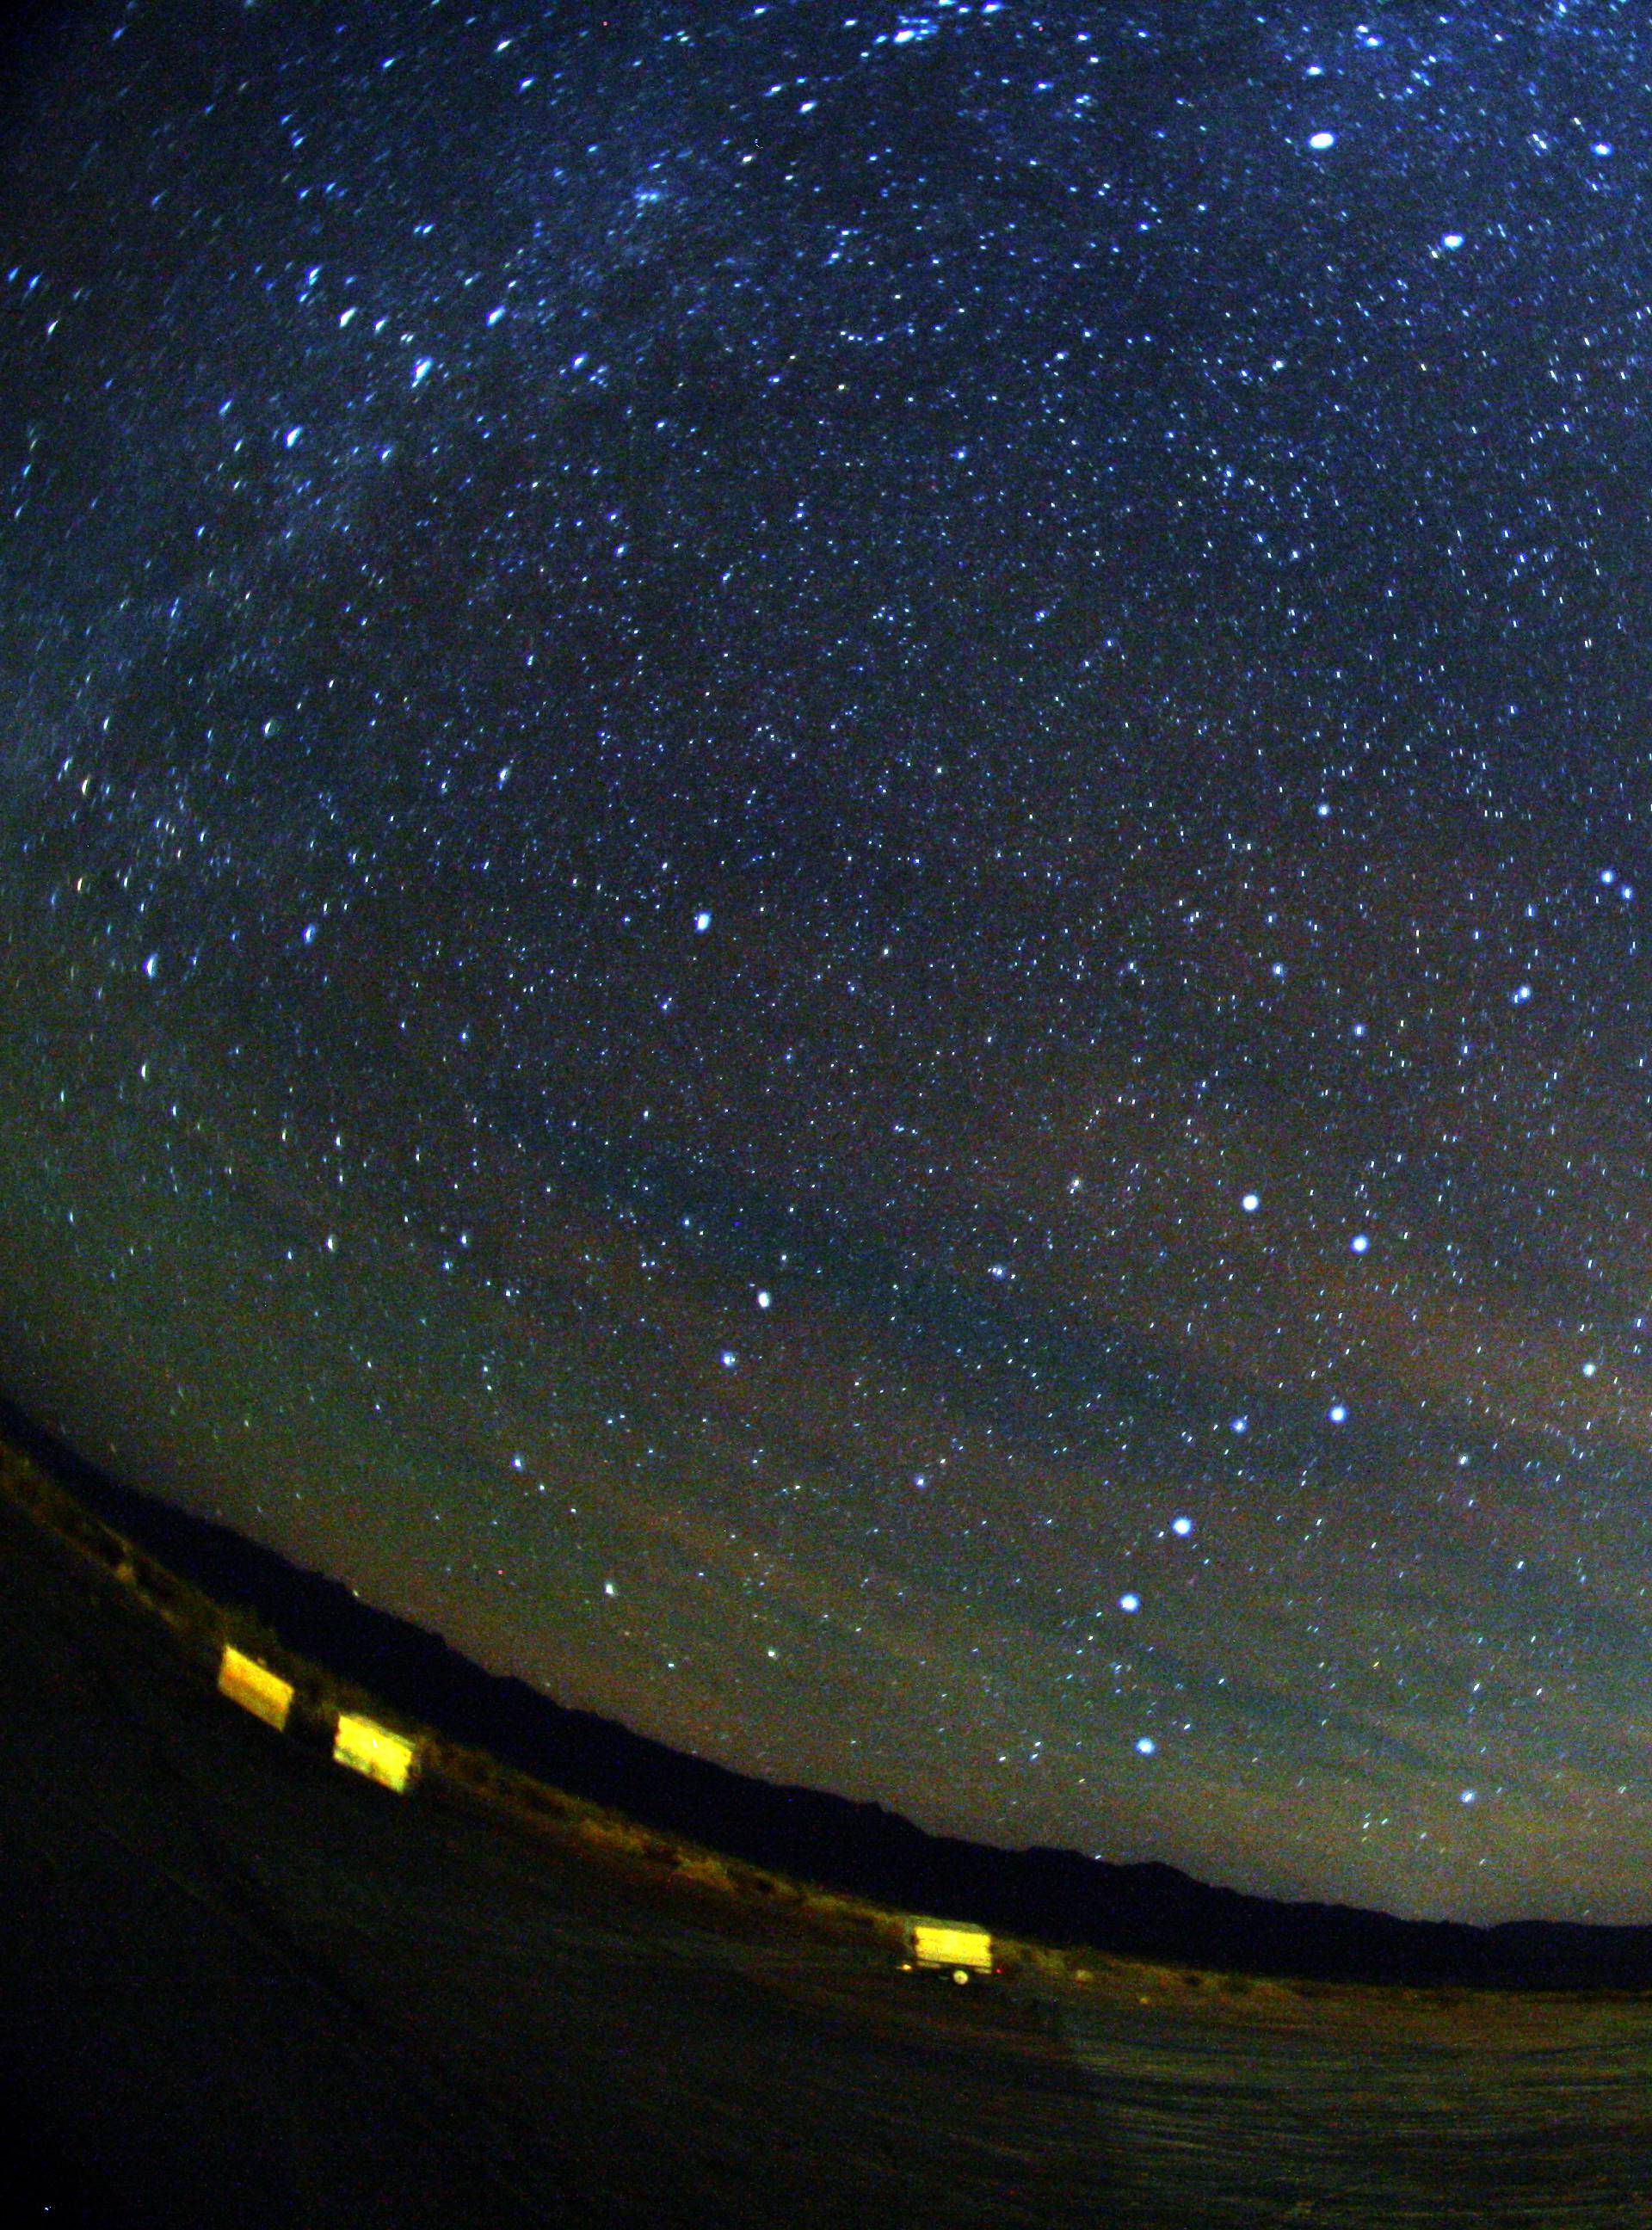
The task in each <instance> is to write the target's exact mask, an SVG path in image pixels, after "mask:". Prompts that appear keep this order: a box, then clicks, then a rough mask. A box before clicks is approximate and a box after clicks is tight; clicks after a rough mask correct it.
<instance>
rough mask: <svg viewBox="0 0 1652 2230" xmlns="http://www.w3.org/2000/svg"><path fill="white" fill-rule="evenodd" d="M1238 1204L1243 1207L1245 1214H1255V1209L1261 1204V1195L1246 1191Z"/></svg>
mask: <svg viewBox="0 0 1652 2230" xmlns="http://www.w3.org/2000/svg"><path fill="white" fill-rule="evenodd" d="M1239 1205H1240V1207H1241V1208H1243V1210H1244V1211H1245V1214H1246V1215H1255V1213H1256V1210H1257V1209H1258V1208H1260V1207H1261V1206H1262V1197H1261V1195H1260V1194H1258V1193H1254V1192H1248V1193H1247V1194H1246V1195H1245V1196H1244V1198H1243V1199H1242V1201H1241V1202H1240V1203H1239Z"/></svg>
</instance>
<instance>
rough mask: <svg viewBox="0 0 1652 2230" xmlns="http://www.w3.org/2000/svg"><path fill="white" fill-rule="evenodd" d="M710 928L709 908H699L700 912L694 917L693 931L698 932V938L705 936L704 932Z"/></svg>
mask: <svg viewBox="0 0 1652 2230" xmlns="http://www.w3.org/2000/svg"><path fill="white" fill-rule="evenodd" d="M710 927H711V911H710V908H709V907H707V906H702V907H701V908H700V912H698V913H697V914H696V915H695V916H694V928H695V931H697V932H698V934H699V935H700V936H701V937H704V935H705V934H706V931H707V930H708V929H709V928H710Z"/></svg>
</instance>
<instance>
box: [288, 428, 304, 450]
mask: <svg viewBox="0 0 1652 2230" xmlns="http://www.w3.org/2000/svg"><path fill="white" fill-rule="evenodd" d="M303 431H304V429H303V427H302V426H289V427H288V428H287V436H286V439H287V448H289V449H295V448H297V447H298V445H299V437H300V435H301V434H302V433H303Z"/></svg>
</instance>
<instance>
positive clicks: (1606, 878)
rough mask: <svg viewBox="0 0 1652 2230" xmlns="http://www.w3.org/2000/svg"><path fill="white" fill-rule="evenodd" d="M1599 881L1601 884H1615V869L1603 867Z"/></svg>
mask: <svg viewBox="0 0 1652 2230" xmlns="http://www.w3.org/2000/svg"><path fill="white" fill-rule="evenodd" d="M1600 880H1602V882H1603V883H1615V882H1616V881H1617V871H1616V869H1614V868H1611V867H1603V868H1602V869H1601V871H1600Z"/></svg>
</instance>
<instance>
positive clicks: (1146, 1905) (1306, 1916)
mask: <svg viewBox="0 0 1652 2230" xmlns="http://www.w3.org/2000/svg"><path fill="white" fill-rule="evenodd" d="M0 1434H3V1435H4V1437H5V1438H7V1439H9V1440H11V1441H12V1442H13V1443H14V1445H15V1446H16V1447H19V1448H20V1449H22V1450H23V1452H24V1453H26V1454H28V1455H29V1456H30V1457H31V1458H32V1459H33V1460H35V1462H36V1463H37V1464H39V1465H40V1466H42V1468H43V1469H44V1470H46V1471H47V1472H48V1473H50V1474H51V1475H52V1477H53V1478H54V1479H55V1480H56V1481H57V1482H58V1484H59V1485H60V1486H64V1487H66V1488H67V1489H68V1492H70V1493H71V1494H72V1495H73V1496H74V1498H76V1499H78V1500H79V1501H81V1503H82V1504H83V1505H85V1506H86V1507H87V1508H88V1509H89V1510H90V1511H92V1512H93V1513H94V1515H95V1516H97V1517H100V1518H102V1519H103V1520H104V1521H105V1522H106V1524H111V1525H113V1526H114V1527H115V1528H117V1530H119V1531H120V1532H122V1533H124V1534H125V1535H126V1537H128V1538H129V1539H130V1540H131V1541H132V1543H133V1544H134V1545H136V1546H137V1547H139V1549H141V1550H144V1551H145V1553H146V1554H148V1555H150V1556H154V1557H155V1558H157V1559H158V1561H160V1562H162V1563H165V1564H167V1565H169V1566H170V1567H171V1569H173V1570H174V1571H176V1572H177V1575H178V1576H179V1577H181V1578H183V1579H185V1580H188V1581H190V1582H193V1583H194V1584H195V1585H196V1586H197V1587H199V1588H201V1589H203V1591H204V1592H205V1593H206V1594H208V1595H210V1596H212V1597H213V1598H214V1599H215V1600H216V1601H217V1602H220V1603H221V1604H223V1605H226V1606H229V1605H234V1606H236V1607H238V1608H242V1609H245V1610H247V1611H249V1612H251V1613H252V1614H254V1615H255V1616H256V1617H258V1618H260V1619H261V1620H262V1621H265V1622H266V1623H267V1624H268V1625H269V1626H270V1627H273V1628H274V1630H275V1631H276V1632H277V1633H278V1634H279V1635H280V1637H281V1641H282V1643H283V1644H284V1645H285V1646H286V1647H288V1648H290V1649H292V1650H294V1651H295V1652H297V1653H299V1654H300V1655H303V1656H306V1657H308V1658H311V1659H313V1660H315V1661H316V1662H317V1663H319V1664H321V1665H323V1666H326V1668H327V1669H328V1670H329V1671H330V1672H332V1673H333V1674H334V1675H336V1676H338V1677H339V1678H342V1679H347V1680H349V1681H352V1682H353V1683H355V1684H356V1685H358V1686H360V1687H363V1688H365V1689H367V1690H368V1691H370V1692H371V1693H373V1694H374V1695H376V1696H378V1698H381V1699H382V1701H383V1702H384V1703H385V1704H386V1705H390V1707H391V1708H392V1709H393V1710H395V1711H398V1712H401V1713H403V1714H404V1715H406V1716H407V1717H408V1718H411V1719H414V1720H416V1721H418V1722H420V1723H423V1724H426V1725H428V1726H429V1727H431V1728H432V1729H434V1730H436V1731H439V1732H440V1733H442V1734H443V1735H445V1736H447V1737H448V1738H449V1739H451V1740H454V1741H456V1742H460V1743H466V1744H468V1745H470V1746H472V1747H473V1748H475V1749H478V1750H484V1751H487V1753H489V1754H491V1755H492V1756H494V1757H496V1758H498V1759H499V1760H500V1762H501V1763H504V1764H506V1765H507V1766H510V1767H513V1768H515V1769H518V1770H519V1771H521V1772H524V1773H526V1774H528V1775H530V1776H532V1777H534V1778H536V1779H539V1780H541V1781H543V1782H547V1783H549V1784H551V1785H552V1787H554V1788H557V1789H561V1790H563V1791H565V1793H567V1794H568V1795H573V1796H577V1797H581V1798H584V1799H586V1800H587V1801H592V1802H595V1803H598V1804H602V1805H604V1806H608V1807H610V1808H613V1809H615V1810H617V1811H620V1812H623V1813H625V1814H629V1816H630V1817H631V1818H633V1819H634V1820H636V1821H638V1822H639V1823H640V1824H642V1825H643V1826H645V1827H650V1828H653V1829H655V1830H657V1831H659V1832H661V1833H664V1834H678V1835H681V1836H683V1837H686V1838H688V1839H690V1840H694V1841H695V1842H697V1843H700V1844H701V1845H703V1846H705V1847H708V1848H710V1849H712V1850H713V1851H716V1852H718V1853H720V1854H722V1855H725V1856H726V1857H729V1858H732V1859H739V1860H743V1861H745V1862H746V1863H748V1864H750V1865H754V1866H759V1867H767V1868H770V1869H771V1870H773V1871H775V1872H782V1873H784V1874H788V1875H791V1876H794V1877H796V1878H798V1879H803V1880H808V1881H811V1882H814V1883H816V1884H818V1885H821V1886H822V1887H823V1888H827V1889H830V1890H836V1891H838V1892H844V1893H847V1894H849V1895H853V1896H857V1897H861V1898H868V1899H870V1900H872V1901H873V1902H875V1903H877V1904H881V1905H886V1906H894V1907H896V1908H901V1909H905V1910H907V1911H918V1912H932V1913H938V1914H946V1915H950V1916H953V1917H959V1918H967V1919H970V1920H972V1921H974V1922H977V1923H978V1924H981V1925H983V1926H984V1927H988V1928H991V1929H992V1930H995V1931H996V1932H997V1933H999V1934H1003V1935H1014V1936H1017V1937H1024V1938H1028V1939H1029V1940H1033V1941H1036V1942H1042V1943H1050V1944H1053V1945H1057V1946H1064V1947H1076V1946H1084V1947H1088V1948H1093V1949H1094V1950H1098V1951H1102V1952H1107V1953H1112V1954H1113V1955H1115V1956H1121V1957H1128V1958H1138V1959H1145V1960H1150V1961H1154V1962H1158V1963H1165V1964H1172V1965H1178V1966H1185V1967H1199V1968H1204V1969H1216V1970H1218V1971H1227V1972H1229V1973H1236V1974H1247V1975H1256V1976H1258V1977H1261V1976H1279V1977H1288V1978H1296V1979H1300V1980H1305V1981H1316V1982H1358V1983H1380V1984H1391V1985H1399V1986H1409V1987H1413V1988H1442V1987H1455V1988H1495V1989H1511V1990H1512V1989H1526V1990H1529V1989H1548V1990H1573V1991H1575V1990H1601V1989H1615V1990H1644V1989H1652V1926H1636V1925H1612V1926H1603V1925H1596V1924H1589V1923H1585V1922H1571V1921H1554V1920H1543V1919H1533V1920H1523V1921H1507V1922H1501V1923H1498V1924H1493V1925H1489V1926H1487V1925H1481V1924H1475V1923H1470V1922H1464V1921H1445V1920H1438V1921H1424V1920H1409V1919H1402V1918H1399V1917H1397V1916H1395V1915H1393V1914H1390V1913H1386V1912H1383V1911H1376V1910H1373V1909H1368V1908H1363V1907H1359V1906H1354V1905H1339V1904H1331V1903H1321V1902H1302V1903H1287V1902H1285V1901H1283V1900H1280V1899H1274V1898H1264V1897H1258V1896H1255V1895H1253V1894H1251V1893H1249V1892H1244V1891H1240V1890H1235V1889H1229V1888H1225V1887H1223V1886H1222V1885H1217V1884H1211V1883H1206V1882H1202V1881H1199V1880H1197V1879H1195V1878H1194V1877H1192V1876H1191V1875H1189V1874H1186V1873H1184V1872H1182V1871H1181V1870H1180V1869H1178V1867H1175V1866H1170V1865H1168V1864H1166V1863H1165V1862H1164V1861H1162V1860H1158V1859H1145V1860H1139V1861H1133V1862H1114V1861H1110V1860H1107V1859H1091V1858H1087V1857H1085V1856H1084V1855H1083V1854H1082V1853H1079V1852H1075V1851H1070V1850H1062V1849H1057V1848H1054V1847H1050V1846H1048V1845H1032V1846H1029V1847H1024V1848H1023V1849H1020V1850H1010V1849H1006V1848H1003V1847H999V1846H997V1845H993V1844H987V1843H979V1842H974V1841H971V1840H966V1839H965V1838H963V1837H958V1836H948V1835H937V1834H931V1833H930V1832H929V1831H928V1830H926V1829H925V1828H922V1827H918V1826H916V1825H915V1824H914V1823H913V1821H909V1820H907V1819H906V1818H905V1817H904V1816H903V1815H902V1814H900V1813H898V1812H894V1811H892V1810H890V1809H888V1808H886V1807H885V1806H883V1805H881V1804H878V1803H876V1802H874V1801H865V1800H861V1799H856V1798H853V1797H847V1796H841V1795H835V1794H834V1793H832V1792H831V1791H829V1790H825V1789H809V1788H804V1787H801V1786H797V1785H791V1784H786V1783H781V1782H771V1781H767V1780H764V1779H762V1778H760V1777H758V1776H755V1775H750V1774H745V1773H740V1772H738V1771H736V1770H735V1769H732V1768H731V1767H727V1766H723V1765H719V1764H717V1763H714V1762H713V1761H712V1760H709V1759H705V1758H700V1757H696V1756H693V1755H692V1754H691V1753H689V1752H687V1751H683V1750H675V1749H673V1748H672V1747H671V1746H670V1745H668V1744H667V1743H661V1742H659V1741H657V1740H655V1738H653V1737H650V1736H647V1735H642V1734H638V1733H636V1732H635V1731H633V1730H631V1729H630V1728H629V1727H626V1726H624V1725H623V1724H621V1723H620V1722H618V1721H616V1720H612V1719H609V1718H603V1716H602V1715H601V1714H599V1713H597V1712H594V1711H584V1710H581V1709H578V1708H575V1707H572V1706H570V1705H564V1704H559V1703H558V1702H557V1701H556V1700H555V1699H554V1698H552V1697H550V1696H548V1695H546V1694H545V1693H543V1692H541V1691H539V1689H536V1688H534V1687H533V1686H532V1685H530V1684H529V1683H528V1682H526V1681H525V1680H523V1679H520V1678H519V1676H517V1675H515V1674H511V1673H489V1672H488V1671H487V1670H486V1669H485V1668H484V1667H483V1666H480V1665H478V1664H476V1663H475V1662H474V1660H471V1659H469V1658H467V1657H466V1656H464V1655H463V1654H462V1653H461V1652H460V1651H458V1650H456V1649H455V1648H454V1647H452V1645H451V1644H449V1643H448V1641H446V1640H443V1638H442V1636H441V1635H440V1634H434V1633H431V1632H430V1631H429V1630H428V1629H427V1628H425V1627H420V1626H418V1625H416V1623H415V1622H414V1621H411V1620H409V1619H404V1618H402V1617H400V1616H398V1615H397V1614H395V1613H393V1612H390V1611H386V1610H383V1609H380V1608H378V1607H376V1606H374V1605H372V1604H370V1603H367V1602H363V1601H361V1600H360V1599H359V1598H358V1596H357V1595H355V1594H354V1593H353V1592H352V1589H350V1588H349V1587H348V1586H346V1585H345V1583H344V1582H342V1581H339V1580H335V1579H332V1578H330V1577H328V1576H326V1574H325V1573H319V1572H315V1571H312V1570H309V1569H306V1568H305V1567H303V1566H301V1565H299V1564H295V1563H292V1562H291V1561H290V1560H289V1559H288V1558H287V1557H286V1556H282V1555H281V1553H280V1552H279V1551H278V1550H273V1549H268V1548H266V1547H264V1546H263V1545H261V1544H259V1543H257V1542H255V1541H252V1540H249V1539H248V1537H245V1536H244V1535H242V1534H240V1533H237V1532H236V1531H234V1530H233V1528H231V1527H229V1526H227V1525H223V1524H219V1523H218V1522H217V1521H216V1520H214V1519H210V1518H200V1517H197V1516H196V1515H194V1514H193V1513H191V1512H189V1511H184V1510H180V1509H178V1508H177V1507H176V1506H175V1505H171V1504H170V1503H167V1502H165V1501H163V1500H161V1499H160V1498H158V1497H156V1496H154V1495H152V1494H149V1493H147V1492H145V1491H143V1490H142V1489H139V1488H137V1487H133V1486H129V1485H126V1483H124V1482H122V1481H120V1480H118V1479H114V1478H113V1477H111V1476H110V1475H109V1474H108V1473H105V1472H103V1471H101V1470H100V1469H99V1468H98V1467H97V1466H95V1465H94V1464H92V1463H90V1462H88V1461H87V1460H86V1459H85V1458H84V1457H82V1456H81V1455H79V1454H77V1453H75V1452H74V1450H73V1449H72V1448H70V1447H68V1446H67V1445H66V1444H65V1443H64V1442H62V1441H61V1440H59V1439H58V1438H56V1437H55V1435H54V1434H51V1433H49V1432H48V1431H47V1430H45V1429H44V1428H42V1427H40V1426H38V1425H37V1424H35V1422H34V1421H33V1420H31V1419H30V1418H29V1416H28V1415H26V1414H25V1413H24V1412H23V1410H21V1409H20V1408H17V1407H16V1405H15V1404H14V1403H12V1402H10V1401H8V1400H6V1399H5V1398H4V1397H3V1396H0Z"/></svg>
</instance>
